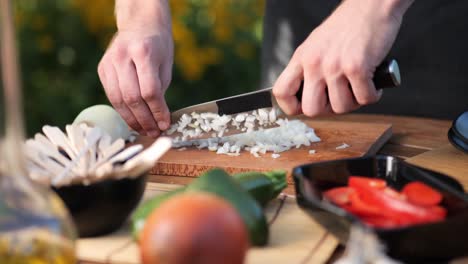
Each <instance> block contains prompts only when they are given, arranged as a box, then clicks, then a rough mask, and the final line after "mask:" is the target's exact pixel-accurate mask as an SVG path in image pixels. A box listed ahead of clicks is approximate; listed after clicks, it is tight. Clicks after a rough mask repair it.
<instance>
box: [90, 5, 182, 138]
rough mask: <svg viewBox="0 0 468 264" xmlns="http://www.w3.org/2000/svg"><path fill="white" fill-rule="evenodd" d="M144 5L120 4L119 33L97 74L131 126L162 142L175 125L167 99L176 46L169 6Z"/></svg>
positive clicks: (118, 109) (114, 103)
mask: <svg viewBox="0 0 468 264" xmlns="http://www.w3.org/2000/svg"><path fill="white" fill-rule="evenodd" d="M145 2H146V1H145V0H131V1H126V0H120V1H117V3H116V14H117V25H118V28H119V30H118V32H117V33H116V35H115V37H114V39H113V40H112V42H111V44H110V46H109V48H108V49H107V51H106V53H105V54H104V56H103V58H102V60H101V62H100V63H99V66H98V73H99V77H100V79H101V82H102V85H103V86H104V90H105V92H106V95H107V97H108V99H109V101H110V102H111V104H112V105H113V106H114V108H115V109H116V110H117V111H118V112H119V113H120V115H121V116H122V118H123V119H124V120H125V121H126V122H127V123H128V125H129V126H130V127H131V128H133V129H134V130H136V131H138V132H140V133H141V134H143V135H149V136H152V137H157V136H159V134H160V131H162V130H166V129H167V128H168V127H169V123H170V116H169V109H168V107H167V105H166V102H165V99H164V93H165V91H166V89H167V87H168V86H169V83H170V82H171V76H172V64H173V54H174V44H173V39H172V31H171V26H170V16H169V10H168V6H167V2H166V1H149V2H147V3H145ZM148 3H149V4H148ZM156 4H157V5H159V6H151V5H156ZM161 5H162V6H161ZM119 10H121V11H119ZM132 17H133V18H132ZM168 20H169V21H168Z"/></svg>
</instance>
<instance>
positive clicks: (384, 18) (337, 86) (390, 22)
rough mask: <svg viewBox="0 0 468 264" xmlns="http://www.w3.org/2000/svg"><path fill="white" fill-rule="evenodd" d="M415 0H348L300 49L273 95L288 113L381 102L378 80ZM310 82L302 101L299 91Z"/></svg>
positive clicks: (343, 110)
mask: <svg viewBox="0 0 468 264" xmlns="http://www.w3.org/2000/svg"><path fill="white" fill-rule="evenodd" d="M412 2H413V1H412V0H381V1H375V0H345V1H343V2H342V4H341V5H340V6H339V7H338V8H337V9H336V10H335V12H333V14H332V15H331V16H330V17H329V18H328V19H326V20H325V21H324V22H323V23H322V24H321V25H320V26H319V27H317V28H316V29H315V30H314V31H313V32H312V33H311V34H310V35H309V37H308V38H307V39H306V40H305V41H304V42H303V43H302V44H301V45H300V46H299V47H298V48H297V49H296V51H295V53H294V55H293V56H292V58H291V60H290V62H289V64H288V66H287V67H286V69H285V70H284V71H283V72H282V74H281V75H280V76H279V78H278V79H277V81H276V83H275V85H274V87H273V93H274V95H275V97H276V99H277V101H278V104H279V106H280V107H281V108H282V110H283V111H284V112H285V113H286V114H290V115H293V114H300V113H304V114H305V115H307V116H310V117H313V116H318V115H324V114H328V113H337V114H339V113H346V112H349V111H353V110H356V109H357V108H359V107H360V106H363V105H367V104H371V103H375V102H377V101H378V100H379V99H380V96H381V93H380V92H379V91H377V90H376V89H375V87H374V84H373V82H372V77H373V73H374V71H375V69H376V67H377V66H378V65H379V64H380V63H381V62H382V60H383V59H384V57H385V56H386V54H387V53H388V51H389V50H390V48H391V46H392V44H393V42H394V41H395V38H396V36H397V33H398V30H399V28H400V25H401V21H402V18H403V14H404V13H405V12H406V10H407V9H408V7H409V6H410V5H411V3H412ZM302 80H303V81H304V90H303V94H302V101H301V102H299V101H298V100H297V99H296V97H295V94H296V92H297V91H298V89H299V85H300V83H301V81H302Z"/></svg>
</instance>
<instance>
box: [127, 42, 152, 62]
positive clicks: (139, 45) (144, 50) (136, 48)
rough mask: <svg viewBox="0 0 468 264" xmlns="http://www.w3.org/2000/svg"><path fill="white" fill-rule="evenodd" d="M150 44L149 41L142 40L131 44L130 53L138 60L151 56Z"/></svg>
mask: <svg viewBox="0 0 468 264" xmlns="http://www.w3.org/2000/svg"><path fill="white" fill-rule="evenodd" d="M151 46H152V45H151V42H150V41H149V40H142V41H138V42H135V43H133V44H132V45H131V46H130V52H131V53H132V54H133V55H134V56H135V57H138V58H146V57H149V56H150V55H151Z"/></svg>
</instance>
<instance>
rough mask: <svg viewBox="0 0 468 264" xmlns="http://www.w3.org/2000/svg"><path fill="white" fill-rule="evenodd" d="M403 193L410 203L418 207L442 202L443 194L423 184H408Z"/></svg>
mask: <svg viewBox="0 0 468 264" xmlns="http://www.w3.org/2000/svg"><path fill="white" fill-rule="evenodd" d="M402 193H404V194H405V195H406V196H407V197H408V201H410V202H412V203H414V204H417V205H422V206H431V205H437V204H439V203H440V202H441V201H442V194H440V193H439V192H438V191H436V190H434V189H433V188H431V187H430V186H428V185H426V184H424V183H422V182H410V183H408V184H406V185H405V187H403V190H402Z"/></svg>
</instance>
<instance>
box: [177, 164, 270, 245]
mask: <svg viewBox="0 0 468 264" xmlns="http://www.w3.org/2000/svg"><path fill="white" fill-rule="evenodd" d="M185 192H186V193H188V192H208V193H212V194H214V195H217V196H219V197H221V198H224V199H225V200H226V201H228V202H229V203H231V205H232V206H233V207H234V208H236V209H237V211H238V212H239V215H240V216H241V217H242V219H243V220H244V223H245V225H246V226H247V229H248V231H249V236H250V242H251V243H252V245H254V246H264V245H266V244H267V242H268V235H269V234H268V233H269V231H268V223H267V220H266V217H265V215H264V214H263V210H262V207H261V206H260V204H259V203H257V201H255V199H254V198H253V197H252V196H251V195H249V193H248V192H246V191H245V190H244V189H243V188H242V186H241V185H240V184H239V183H238V182H237V181H236V180H235V179H234V178H233V177H231V176H230V175H229V174H228V173H226V172H225V171H224V170H221V169H213V170H210V171H208V172H206V173H204V174H203V175H201V176H200V177H199V178H197V179H195V180H194V181H193V182H192V183H191V184H190V185H188V186H187V189H186V190H185Z"/></svg>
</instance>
